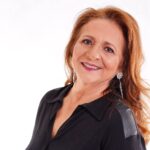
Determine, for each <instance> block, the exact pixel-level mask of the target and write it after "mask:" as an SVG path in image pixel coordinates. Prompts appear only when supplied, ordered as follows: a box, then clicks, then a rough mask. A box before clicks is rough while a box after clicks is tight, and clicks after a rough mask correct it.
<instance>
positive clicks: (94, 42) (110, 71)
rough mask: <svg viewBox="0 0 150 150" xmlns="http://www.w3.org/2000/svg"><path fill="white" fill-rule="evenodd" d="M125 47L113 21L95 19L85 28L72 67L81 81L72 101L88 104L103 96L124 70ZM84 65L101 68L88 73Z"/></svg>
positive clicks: (75, 47) (72, 90)
mask: <svg viewBox="0 0 150 150" xmlns="http://www.w3.org/2000/svg"><path fill="white" fill-rule="evenodd" d="M124 46H125V39H124V36H123V33H122V31H121V29H120V27H119V26H118V25H117V24H116V23H115V22H113V21H110V20H108V19H94V20H92V21H90V22H88V23H87V24H85V25H84V26H83V27H82V29H81V32H80V36H79V38H78V40H77V41H76V44H75V45H74V48H73V56H72V66H73V68H74V71H75V73H76V76H77V81H76V82H75V84H74V86H73V88H72V89H71V91H70V97H71V98H72V102H73V101H74V102H77V101H78V102H79V100H81V101H84V100H85V101H88V99H89V100H90V99H91V98H98V97H100V96H101V95H102V92H103V91H104V90H105V89H106V88H107V87H108V86H109V83H110V81H111V79H112V78H113V77H114V76H115V75H116V74H117V73H118V72H120V71H121V63H122V59H123V57H122V53H123V49H124ZM81 62H89V63H92V64H95V65H96V66H99V67H100V68H101V69H100V70H97V71H87V70H85V69H84V67H83V66H82V65H81ZM87 91H88V92H87ZM73 97H75V98H76V99H75V98H73Z"/></svg>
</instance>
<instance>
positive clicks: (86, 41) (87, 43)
mask: <svg viewBox="0 0 150 150" xmlns="http://www.w3.org/2000/svg"><path fill="white" fill-rule="evenodd" d="M82 43H84V44H85V45H92V41H91V40H89V39H84V40H82Z"/></svg>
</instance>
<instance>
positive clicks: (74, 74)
mask: <svg viewBox="0 0 150 150" xmlns="http://www.w3.org/2000/svg"><path fill="white" fill-rule="evenodd" d="M75 80H76V73H75V72H74V71H73V83H74V82H75Z"/></svg>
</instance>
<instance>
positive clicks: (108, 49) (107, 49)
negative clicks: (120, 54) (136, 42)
mask: <svg viewBox="0 0 150 150" xmlns="http://www.w3.org/2000/svg"><path fill="white" fill-rule="evenodd" d="M105 51H107V52H108V53H114V50H113V49H112V48H110V47H105Z"/></svg>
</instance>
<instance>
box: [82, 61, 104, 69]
mask: <svg viewBox="0 0 150 150" xmlns="http://www.w3.org/2000/svg"><path fill="white" fill-rule="evenodd" d="M81 64H82V66H83V67H84V68H85V69H86V70H88V71H97V70H100V69H102V68H100V67H98V66H95V65H92V64H89V63H86V62H81Z"/></svg>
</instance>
